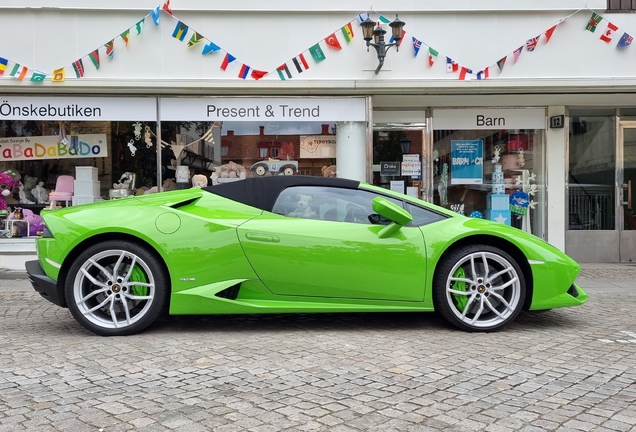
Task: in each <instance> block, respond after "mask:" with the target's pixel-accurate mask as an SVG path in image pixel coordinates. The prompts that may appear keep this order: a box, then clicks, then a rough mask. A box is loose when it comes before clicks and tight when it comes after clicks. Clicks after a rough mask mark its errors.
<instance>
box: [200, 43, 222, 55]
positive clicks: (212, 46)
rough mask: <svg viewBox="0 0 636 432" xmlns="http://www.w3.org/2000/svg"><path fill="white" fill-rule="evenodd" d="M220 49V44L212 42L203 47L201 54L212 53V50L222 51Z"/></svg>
mask: <svg viewBox="0 0 636 432" xmlns="http://www.w3.org/2000/svg"><path fill="white" fill-rule="evenodd" d="M220 50H221V47H220V46H218V45H217V44H215V43H214V42H210V43H208V44H207V45H206V46H204V47H203V51H202V52H201V54H203V55H205V54H210V53H211V52H216V51H220Z"/></svg>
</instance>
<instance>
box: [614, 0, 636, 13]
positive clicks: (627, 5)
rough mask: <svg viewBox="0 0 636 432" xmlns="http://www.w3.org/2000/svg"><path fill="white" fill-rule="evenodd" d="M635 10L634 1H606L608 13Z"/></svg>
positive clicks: (635, 0)
mask: <svg viewBox="0 0 636 432" xmlns="http://www.w3.org/2000/svg"><path fill="white" fill-rule="evenodd" d="M635 10H636V0H608V1H607V11H608V12H627V11H630V12H631V11H635Z"/></svg>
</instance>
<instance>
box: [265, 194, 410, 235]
mask: <svg viewBox="0 0 636 432" xmlns="http://www.w3.org/2000/svg"><path fill="white" fill-rule="evenodd" d="M378 196H380V195H378V194H375V193H373V192H368V191H363V190H358V189H340V188H330V187H322V186H298V187H291V188H287V189H285V190H284V191H283V192H281V194H280V195H279V196H278V198H277V199H276V203H275V204H274V207H273V209H272V212H274V213H277V214H280V215H284V216H289V217H296V218H305V219H317V220H325V221H332V222H350V223H359V224H380V225H386V224H388V223H389V221H388V220H386V219H384V218H382V217H380V216H379V215H377V214H376V213H375V212H374V211H373V207H372V203H373V199H374V198H376V197H378ZM384 198H386V199H388V200H389V201H392V202H393V203H395V204H397V205H399V206H400V207H402V201H400V200H396V199H394V198H390V197H384Z"/></svg>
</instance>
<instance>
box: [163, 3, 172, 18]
mask: <svg viewBox="0 0 636 432" xmlns="http://www.w3.org/2000/svg"><path fill="white" fill-rule="evenodd" d="M162 9H163V10H165V11H166V12H168V13H169V14H170V15H172V9H170V0H168V1H167V2H165V3H164V4H163V7H162Z"/></svg>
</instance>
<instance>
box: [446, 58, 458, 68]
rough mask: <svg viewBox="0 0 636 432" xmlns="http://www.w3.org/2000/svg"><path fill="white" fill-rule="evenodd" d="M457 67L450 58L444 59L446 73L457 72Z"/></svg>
mask: <svg viewBox="0 0 636 432" xmlns="http://www.w3.org/2000/svg"><path fill="white" fill-rule="evenodd" d="M458 70H459V65H458V64H457V62H456V61H454V60H453V59H452V58H450V57H446V72H457V71H458Z"/></svg>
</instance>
